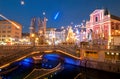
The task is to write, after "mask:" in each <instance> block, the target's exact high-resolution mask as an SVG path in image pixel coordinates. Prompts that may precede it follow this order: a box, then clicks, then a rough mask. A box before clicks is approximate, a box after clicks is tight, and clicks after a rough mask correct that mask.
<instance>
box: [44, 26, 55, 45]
mask: <svg viewBox="0 0 120 79" xmlns="http://www.w3.org/2000/svg"><path fill="white" fill-rule="evenodd" d="M55 30H56V28H47V29H46V36H45V38H46V42H47V43H48V44H49V45H52V44H53V43H54V42H55Z"/></svg>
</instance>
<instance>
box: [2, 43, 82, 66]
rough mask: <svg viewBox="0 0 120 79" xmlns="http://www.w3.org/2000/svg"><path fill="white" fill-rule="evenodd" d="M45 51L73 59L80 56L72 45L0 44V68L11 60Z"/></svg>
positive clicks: (14, 60)
mask: <svg viewBox="0 0 120 79" xmlns="http://www.w3.org/2000/svg"><path fill="white" fill-rule="evenodd" d="M46 53H59V54H62V55H66V56H68V57H71V58H73V59H75V60H80V56H79V55H78V54H77V53H76V49H75V48H74V46H67V45H57V46H50V45H40V46H32V45H31V46H28V45H27V46H0V60H1V61H0V68H4V67H6V66H8V65H10V64H11V63H13V62H16V61H20V60H22V59H24V58H26V57H29V56H34V55H42V54H46Z"/></svg>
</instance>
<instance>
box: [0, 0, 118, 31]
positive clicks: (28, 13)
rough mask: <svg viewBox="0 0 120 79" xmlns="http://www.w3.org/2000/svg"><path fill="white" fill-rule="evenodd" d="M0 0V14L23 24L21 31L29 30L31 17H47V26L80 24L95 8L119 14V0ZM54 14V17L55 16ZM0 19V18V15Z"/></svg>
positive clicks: (58, 26) (87, 18)
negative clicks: (22, 2)
mask: <svg viewBox="0 0 120 79" xmlns="http://www.w3.org/2000/svg"><path fill="white" fill-rule="evenodd" d="M23 1H24V5H22V4H21V0H0V14H2V15H4V16H5V17H7V18H8V19H11V20H15V21H16V22H19V23H20V24H21V25H22V26H23V32H29V26H30V21H31V19H32V18H33V17H36V18H38V17H39V18H43V12H45V13H46V15H45V16H46V17H47V18H48V22H47V27H56V28H60V27H61V26H67V25H70V24H71V22H73V24H81V22H82V21H83V20H89V15H90V14H91V13H92V12H93V11H94V10H95V9H101V8H107V9H108V10H109V11H110V13H111V14H113V15H116V16H120V0H23ZM55 15H56V17H55ZM0 19H2V18H1V17H0Z"/></svg>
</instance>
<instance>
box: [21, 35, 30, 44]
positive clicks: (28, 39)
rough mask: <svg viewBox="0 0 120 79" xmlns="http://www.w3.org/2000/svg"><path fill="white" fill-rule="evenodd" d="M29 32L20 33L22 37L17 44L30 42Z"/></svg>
mask: <svg viewBox="0 0 120 79" xmlns="http://www.w3.org/2000/svg"><path fill="white" fill-rule="evenodd" d="M29 36H30V33H22V38H21V39H20V43H19V44H26V45H28V44H31V43H30V37H29Z"/></svg>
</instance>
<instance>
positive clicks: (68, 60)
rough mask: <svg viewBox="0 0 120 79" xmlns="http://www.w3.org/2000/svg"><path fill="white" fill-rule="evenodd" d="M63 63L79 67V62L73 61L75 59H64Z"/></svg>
mask: <svg viewBox="0 0 120 79" xmlns="http://www.w3.org/2000/svg"><path fill="white" fill-rule="evenodd" d="M64 60H65V63H68V64H72V65H80V62H79V61H77V60H75V59H72V58H69V57H65V59H64Z"/></svg>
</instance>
